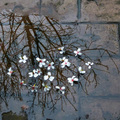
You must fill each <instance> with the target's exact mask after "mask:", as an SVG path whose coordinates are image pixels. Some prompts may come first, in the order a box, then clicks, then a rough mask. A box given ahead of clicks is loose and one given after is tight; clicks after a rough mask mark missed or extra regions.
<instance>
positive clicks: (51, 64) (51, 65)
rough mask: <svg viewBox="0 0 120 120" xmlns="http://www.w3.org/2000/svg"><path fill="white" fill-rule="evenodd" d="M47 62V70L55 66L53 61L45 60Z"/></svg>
mask: <svg viewBox="0 0 120 120" xmlns="http://www.w3.org/2000/svg"><path fill="white" fill-rule="evenodd" d="M46 63H47V70H50V69H54V68H55V67H54V66H53V65H54V62H51V63H50V62H48V61H47V62H46Z"/></svg>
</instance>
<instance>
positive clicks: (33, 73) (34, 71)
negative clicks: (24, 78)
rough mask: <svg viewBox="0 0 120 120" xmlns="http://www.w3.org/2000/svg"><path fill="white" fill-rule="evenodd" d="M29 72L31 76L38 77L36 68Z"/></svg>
mask: <svg viewBox="0 0 120 120" xmlns="http://www.w3.org/2000/svg"><path fill="white" fill-rule="evenodd" d="M28 74H29V77H35V78H36V77H37V76H38V74H37V73H36V70H35V69H34V70H33V71H32V72H29V73H28Z"/></svg>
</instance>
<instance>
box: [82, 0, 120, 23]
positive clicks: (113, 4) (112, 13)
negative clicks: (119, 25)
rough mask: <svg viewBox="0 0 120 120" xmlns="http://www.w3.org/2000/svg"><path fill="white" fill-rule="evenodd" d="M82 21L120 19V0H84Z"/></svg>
mask: <svg viewBox="0 0 120 120" xmlns="http://www.w3.org/2000/svg"><path fill="white" fill-rule="evenodd" d="M81 16H82V17H81V19H80V20H81V21H120V1H119V0H91V1H89V0H82V9H81Z"/></svg>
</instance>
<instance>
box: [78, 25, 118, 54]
mask: <svg viewBox="0 0 120 120" xmlns="http://www.w3.org/2000/svg"><path fill="white" fill-rule="evenodd" d="M117 30H118V26H117V25H115V24H89V23H88V24H79V25H77V26H76V36H77V37H78V38H79V39H82V40H84V41H86V43H87V42H90V41H91V40H92V41H95V42H93V44H92V45H91V48H93V47H97V46H100V47H102V48H105V49H107V50H111V51H113V52H115V53H119V39H118V31H117Z"/></svg>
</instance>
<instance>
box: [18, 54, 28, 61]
mask: <svg viewBox="0 0 120 120" xmlns="http://www.w3.org/2000/svg"><path fill="white" fill-rule="evenodd" d="M19 58H20V60H19V63H22V62H23V63H26V61H27V59H28V58H27V57H26V55H24V56H20V57H19Z"/></svg>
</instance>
